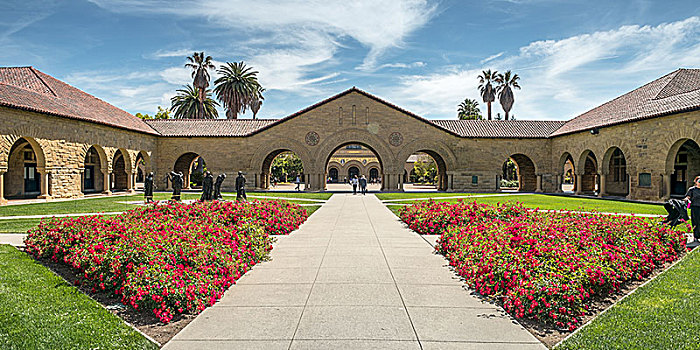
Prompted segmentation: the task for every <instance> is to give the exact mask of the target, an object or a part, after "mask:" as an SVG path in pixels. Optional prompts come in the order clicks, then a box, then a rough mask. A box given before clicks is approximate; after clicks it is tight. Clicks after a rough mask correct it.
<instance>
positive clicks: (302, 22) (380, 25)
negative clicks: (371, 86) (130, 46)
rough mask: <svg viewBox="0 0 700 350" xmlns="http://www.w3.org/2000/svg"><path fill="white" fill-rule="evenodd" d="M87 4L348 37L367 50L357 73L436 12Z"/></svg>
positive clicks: (404, 3)
mask: <svg viewBox="0 0 700 350" xmlns="http://www.w3.org/2000/svg"><path fill="white" fill-rule="evenodd" d="M91 1H92V2H93V3H95V4H97V5H98V6H100V7H102V8H105V9H108V10H110V11H114V12H129V13H145V14H152V13H162V14H169V15H177V16H180V17H196V18H205V19H207V20H209V21H210V22H211V23H212V24H214V25H216V26H217V27H219V28H230V29H235V30H241V29H243V30H251V29H252V30H255V31H258V32H260V31H262V32H270V33H274V34H276V35H273V36H284V35H286V34H288V33H291V32H296V31H299V30H304V31H307V32H315V33H317V34H319V35H320V36H325V37H326V40H328V41H329V43H331V44H333V45H337V42H339V41H340V40H342V39H344V38H352V39H354V40H356V41H357V42H359V43H361V44H362V45H364V46H365V47H367V48H368V49H369V51H368V53H367V56H366V57H365V60H364V62H363V64H362V65H361V68H363V69H372V68H374V67H375V66H376V63H377V60H378V59H379V57H380V56H381V55H382V54H383V53H384V52H385V51H386V50H388V49H390V48H392V47H399V46H401V45H402V44H403V40H404V39H405V38H406V37H407V36H408V35H409V34H411V33H412V32H414V31H415V30H416V29H418V28H421V27H422V26H424V25H425V24H426V23H427V22H428V21H429V20H430V18H431V17H432V16H433V15H434V14H435V10H436V5H435V4H431V3H429V1H428V0H383V1H377V0H355V1H350V2H349V1H346V0H333V1H332V0H315V1H309V0H292V1H284V2H280V1H275V0H259V1H246V0H235V1H226V2H221V1H216V0H194V1H185V0H181V1H171V0H167V1H164V0H160V1H149V2H145V1H136V0H91ZM387 14H391V15H387ZM320 36H319V37H320ZM297 48H299V47H297Z"/></svg>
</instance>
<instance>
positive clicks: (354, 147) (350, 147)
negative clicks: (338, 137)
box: [345, 145, 362, 149]
mask: <svg viewBox="0 0 700 350" xmlns="http://www.w3.org/2000/svg"><path fill="white" fill-rule="evenodd" d="M345 149H362V146H361V145H347V146H345Z"/></svg>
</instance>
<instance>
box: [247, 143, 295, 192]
mask: <svg viewBox="0 0 700 350" xmlns="http://www.w3.org/2000/svg"><path fill="white" fill-rule="evenodd" d="M287 153H288V154H291V155H294V157H293V158H296V161H298V162H301V169H295V170H292V171H291V172H288V173H287V172H285V171H282V172H283V173H284V174H283V175H282V174H275V172H279V169H274V168H273V163H274V162H275V159H276V158H277V157H280V156H283V155H284V154H287ZM304 170H305V164H304V161H303V160H302V159H301V157H299V155H298V154H297V153H296V152H294V151H291V150H289V149H277V150H274V151H272V152H270V153H269V154H268V155H267V156H266V157H265V159H263V161H262V167H261V168H260V179H256V181H257V180H260V182H259V183H260V186H259V187H260V188H262V189H269V188H270V185H271V184H272V183H273V181H274V182H275V183H276V182H278V181H282V182H294V183H296V182H297V177H298V178H299V182H300V183H303V184H306V176H305V175H306V174H305V173H304ZM299 187H300V188H301V186H299ZM306 187H307V186H306V185H305V186H304V189H306Z"/></svg>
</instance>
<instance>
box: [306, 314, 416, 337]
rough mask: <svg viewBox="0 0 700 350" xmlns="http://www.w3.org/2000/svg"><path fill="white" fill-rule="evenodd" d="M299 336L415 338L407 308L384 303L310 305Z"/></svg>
mask: <svg viewBox="0 0 700 350" xmlns="http://www.w3.org/2000/svg"><path fill="white" fill-rule="evenodd" d="M294 338H295V339H334V340H342V339H352V340H361V339H368V340H378V339H383V340H415V339H416V335H415V333H414V332H413V328H412V327H411V322H410V320H409V319H408V315H407V314H406V310H405V309H404V308H403V307H382V306H307V307H306V309H305V310H304V314H303V315H302V317H301V321H300V322H299V328H298V329H297V333H296V335H295V336H294Z"/></svg>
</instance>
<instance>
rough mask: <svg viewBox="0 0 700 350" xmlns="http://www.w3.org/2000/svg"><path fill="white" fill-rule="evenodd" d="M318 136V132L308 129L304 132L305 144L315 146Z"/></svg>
mask: <svg viewBox="0 0 700 350" xmlns="http://www.w3.org/2000/svg"><path fill="white" fill-rule="evenodd" d="M319 139H320V137H319V136H318V133H316V132H315V131H309V132H308V133H307V134H306V144H307V145H309V146H316V145H317V144H318V140H319Z"/></svg>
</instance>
